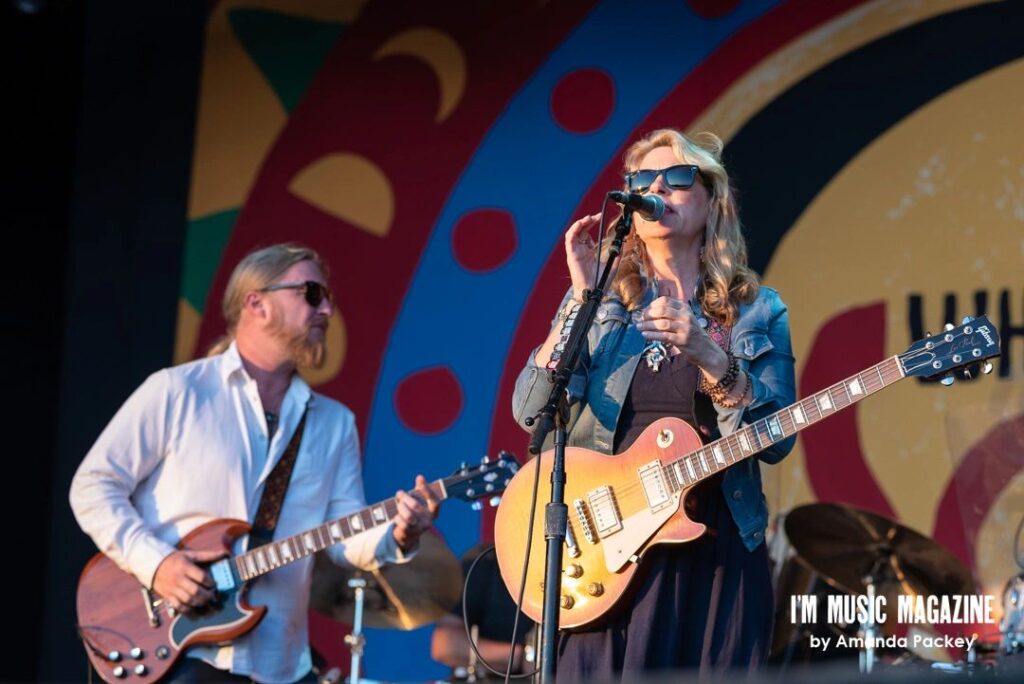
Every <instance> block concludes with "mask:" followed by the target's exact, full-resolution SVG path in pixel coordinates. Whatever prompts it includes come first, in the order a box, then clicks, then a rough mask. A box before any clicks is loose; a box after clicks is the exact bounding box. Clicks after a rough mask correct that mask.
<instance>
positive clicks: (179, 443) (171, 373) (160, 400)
mask: <svg viewBox="0 0 1024 684" xmlns="http://www.w3.org/2000/svg"><path fill="white" fill-rule="evenodd" d="M327 276H328V274H327V268H326V265H325V264H324V263H323V261H322V260H321V259H320V257H319V256H318V255H317V253H316V252H314V251H313V250H311V249H308V248H305V247H301V246H298V245H293V244H279V245H273V246H271V247H267V248H265V249H260V250H257V251H254V252H252V253H250V254H249V255H247V256H246V257H245V258H244V259H242V261H241V262H240V263H239V264H238V266H237V267H236V268H235V270H234V273H232V275H231V279H230V280H229V282H228V286H227V289H226V291H225V293H224V300H223V313H224V318H225V320H226V322H227V333H226V335H225V336H224V337H223V338H222V340H221V342H220V343H218V344H217V345H216V346H215V348H214V350H212V351H211V356H209V357H208V358H205V359H202V360H199V361H193V362H192V363H188V364H184V365H181V366H177V367H174V368H167V369H164V370H161V371H158V372H156V373H154V374H153V375H151V376H150V377H149V378H148V379H147V380H146V382H145V383H143V384H142V386H141V387H140V388H139V389H138V390H136V392H135V393H134V394H133V395H132V396H131V397H129V399H128V400H127V402H125V404H124V406H122V407H121V409H120V410H119V411H118V412H117V414H116V415H115V416H114V418H113V419H112V420H111V422H110V424H109V425H108V426H107V427H106V429H105V430H104V431H103V433H102V434H101V435H100V437H99V439H98V440H97V441H96V444H95V445H93V447H92V449H91V450H90V451H89V453H88V454H87V455H86V457H85V460H84V461H83V462H82V465H81V466H80V467H79V469H78V472H77V473H76V475H75V478H74V480H73V482H72V484H71V507H72V508H73V509H74V513H75V517H76V518H77V520H78V523H79V524H80V525H81V526H82V529H83V530H85V531H86V532H87V533H88V534H89V535H90V536H91V537H92V538H93V540H94V541H95V542H96V545H97V546H98V547H99V548H100V550H102V551H103V552H104V553H105V554H107V555H108V556H109V557H110V558H111V559H113V560H114V561H115V562H116V563H117V564H118V565H119V566H120V567H121V568H122V569H124V570H126V571H127V572H130V573H132V574H134V575H135V576H136V577H137V578H138V580H139V581H140V582H141V583H142V584H143V585H144V586H146V587H151V588H152V589H153V590H154V591H155V592H156V593H157V594H159V595H160V596H162V597H163V598H164V600H165V601H166V602H167V603H169V604H170V606H171V607H173V608H174V609H176V610H183V611H188V610H191V609H193V608H196V607H198V606H201V605H203V604H204V603H206V602H208V601H210V600H211V599H213V598H214V592H213V590H212V588H213V586H214V585H213V581H212V579H211V577H210V575H209V573H208V572H207V571H206V570H205V569H204V567H203V565H202V564H203V563H205V562H208V561H212V560H214V559H215V556H214V555H211V553H209V552H206V553H203V552H195V551H185V550H177V549H176V548H175V544H176V543H177V542H178V541H179V540H180V539H181V538H182V537H184V536H185V535H186V534H188V533H189V532H190V531H192V530H193V529H195V528H196V527H197V526H199V525H201V524H203V523H205V522H208V521H209V520H211V519H214V518H237V519H242V520H252V519H253V516H254V513H255V512H256V511H257V509H258V508H259V504H260V500H261V496H262V495H263V490H264V483H265V482H266V480H267V477H268V475H269V474H270V473H271V471H272V470H273V468H274V466H275V464H276V463H277V462H278V461H279V460H280V459H281V457H282V454H283V453H284V452H285V449H286V445H288V443H289V442H290V441H291V439H292V436H293V434H294V433H295V432H296V428H297V427H298V425H299V424H300V420H301V419H302V417H303V415H305V428H304V432H303V433H302V436H301V443H300V447H299V451H298V456H297V457H296V459H295V466H294V470H293V472H292V474H291V480H290V483H289V484H288V485H287V492H286V494H285V497H284V502H283V505H282V506H281V510H280V516H279V518H278V523H277V530H276V534H275V537H276V538H282V537H285V536H289V535H294V534H297V533H299V532H301V531H304V530H306V529H309V528H311V527H315V526H317V525H320V524H323V523H324V522H326V521H328V520H333V519H336V518H339V517H342V516H343V515H345V514H346V513H348V512H351V511H355V510H358V509H360V508H362V507H364V506H365V505H366V502H365V497H364V494H363V482H362V472H361V463H360V458H359V438H358V435H357V434H356V425H355V419H354V417H353V415H352V412H351V411H350V410H348V409H347V408H346V407H345V406H343V405H342V404H340V403H338V402H337V401H334V400H333V399H331V398H329V397H326V396H323V395H320V394H317V393H315V392H313V391H312V390H311V389H310V388H309V386H308V385H307V384H306V383H305V382H304V381H303V380H302V378H301V377H300V376H299V374H298V373H297V372H296V370H297V368H299V367H308V368H317V367H320V366H321V365H322V364H323V361H324V358H325V344H326V336H325V334H326V330H327V323H328V320H329V318H330V315H331V311H332V310H333V308H334V304H333V300H332V297H331V291H330V289H329V287H328V286H327V280H328V277H327ZM397 499H398V515H397V517H396V518H395V522H394V523H392V524H391V525H389V526H387V527H386V528H377V529H375V530H371V531H368V532H366V533H364V534H362V535H359V536H357V537H355V538H353V539H351V540H350V541H349V542H346V543H345V544H343V545H339V546H335V547H333V548H332V549H331V555H332V558H333V559H334V560H335V561H336V562H339V563H345V564H351V565H355V566H359V567H362V568H365V569H371V568H373V567H376V566H378V565H380V564H381V563H386V562H402V561H403V560H405V559H406V558H408V557H409V556H408V554H410V553H411V552H413V551H414V550H415V549H416V548H417V546H418V543H419V538H420V535H421V534H423V532H424V531H425V530H426V529H427V528H429V527H430V526H431V521H432V519H433V516H434V515H436V512H437V508H438V501H437V499H436V498H435V497H434V496H433V494H432V493H431V492H430V490H429V489H428V488H427V486H426V482H425V480H424V479H423V478H422V476H418V477H417V478H416V490H415V492H414V493H413V494H407V493H404V492H398V495H397ZM240 550H241V549H235V552H238V551H240ZM312 561H313V559H312V558H311V557H306V558H304V559H302V560H300V561H297V562H295V563H292V564H290V565H287V566H284V567H281V568H280V569H278V570H275V571H274V572H271V573H269V574H268V575H266V576H264V577H262V578H260V580H259V582H256V583H255V584H254V585H252V591H251V594H250V600H251V602H252V603H254V604H257V605H266V606H268V608H269V610H268V612H267V615H266V616H265V617H264V618H263V620H262V621H261V622H260V623H259V625H258V626H257V627H256V628H255V629H253V630H252V631H251V632H249V633H248V634H245V635H244V636H242V637H239V638H238V639H236V640H235V641H234V642H233V643H232V644H230V645H227V646H223V647H215V646H205V647H199V648H194V649H191V650H189V652H188V653H187V655H188V656H191V657H187V658H183V659H182V660H181V661H180V662H179V663H178V665H177V667H176V668H175V669H173V670H172V671H171V672H170V673H169V677H168V679H167V680H166V681H190V682H206V681H217V682H222V681H250V680H255V681H258V682H294V681H315V678H314V677H313V676H312V675H311V674H310V666H311V659H310V650H309V644H308V634H307V605H308V602H309V585H310V570H311V563H312ZM229 673H230V674H229Z"/></svg>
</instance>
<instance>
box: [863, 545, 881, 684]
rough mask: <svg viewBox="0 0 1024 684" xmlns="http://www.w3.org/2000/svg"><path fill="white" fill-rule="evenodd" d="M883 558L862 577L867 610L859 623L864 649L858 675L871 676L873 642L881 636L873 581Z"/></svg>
mask: <svg viewBox="0 0 1024 684" xmlns="http://www.w3.org/2000/svg"><path fill="white" fill-rule="evenodd" d="M885 562H886V559H885V558H884V557H882V558H879V559H878V560H877V561H875V565H874V567H872V568H871V572H869V573H868V574H867V575H866V576H865V577H864V590H865V593H866V594H867V597H868V606H869V610H867V611H866V613H865V615H864V619H863V620H862V621H861V623H860V637H861V638H862V639H864V647H863V648H862V649H861V651H860V656H859V660H860V673H861V674H871V670H872V669H874V667H875V640H876V639H878V637H880V636H881V630H880V629H879V628H878V616H877V615H875V581H876V578H877V573H878V572H879V570H880V569H881V567H882V566H883V565H884V564H885Z"/></svg>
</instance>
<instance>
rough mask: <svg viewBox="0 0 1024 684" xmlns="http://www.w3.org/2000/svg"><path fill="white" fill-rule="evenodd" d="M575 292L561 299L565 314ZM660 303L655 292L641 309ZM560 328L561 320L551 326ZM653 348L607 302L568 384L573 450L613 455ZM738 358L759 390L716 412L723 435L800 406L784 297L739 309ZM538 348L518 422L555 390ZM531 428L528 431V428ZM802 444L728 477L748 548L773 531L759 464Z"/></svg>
mask: <svg viewBox="0 0 1024 684" xmlns="http://www.w3.org/2000/svg"><path fill="white" fill-rule="evenodd" d="M571 296H572V291H571V290H570V291H569V292H568V293H566V296H565V298H564V299H563V300H562V306H561V308H559V311H562V310H564V308H565V306H566V304H567V303H568V300H569V298H570V297H571ZM653 299H654V293H653V292H648V293H647V296H646V298H645V300H644V302H643V304H642V306H646V305H647V304H649V303H650V302H651V301H652V300H653ZM556 324H558V325H560V323H558V322H557V319H556V320H555V321H553V322H552V325H556ZM645 344H646V342H645V340H644V338H643V336H642V335H641V334H640V331H639V330H638V329H637V327H636V326H635V325H633V324H632V320H631V315H630V312H628V311H626V308H625V306H624V305H623V304H622V302H621V301H619V300H618V299H611V298H610V299H606V300H605V301H604V302H603V303H602V304H601V305H600V307H599V308H598V311H597V318H596V320H595V322H594V324H593V326H591V329H590V331H589V333H588V335H587V345H586V348H585V349H584V350H583V352H582V353H581V355H580V364H579V366H578V367H577V369H576V372H575V373H574V374H573V376H572V378H571V379H570V381H569V395H570V401H571V403H572V404H573V412H572V418H571V420H572V422H571V426H570V432H569V439H568V444H569V445H570V446H579V447H584V448H587V449H592V450H595V451H599V452H601V453H604V454H611V449H612V442H613V439H614V437H615V429H616V426H617V425H618V420H619V413H620V411H621V409H622V404H623V401H624V400H625V397H626V393H627V392H628V391H629V388H630V385H631V384H632V381H633V373H634V371H635V370H636V367H637V364H638V363H639V361H640V354H641V352H642V351H643V348H644V345H645ZM731 349H732V352H733V353H734V354H735V355H736V357H737V358H738V360H739V363H740V367H741V368H742V369H743V370H745V371H747V373H748V375H749V377H750V379H751V383H752V388H751V389H752V401H751V403H750V404H749V405H748V406H745V407H742V408H734V409H728V408H723V407H721V406H718V405H717V404H716V405H715V411H716V412H717V414H718V416H717V417H718V429H719V432H720V433H721V434H722V435H729V434H732V433H733V432H735V431H736V430H737V429H738V428H739V427H740V426H741V425H746V424H749V423H752V422H755V421H757V420H760V419H761V418H764V417H765V416H767V415H769V414H771V413H774V412H775V411H778V410H780V409H782V408H784V407H786V406H788V405H790V404H792V403H793V402H794V401H795V400H796V391H795V381H794V370H793V350H792V346H791V344H790V338H789V316H788V314H787V310H786V305H785V304H784V303H783V302H782V300H781V299H780V298H779V294H778V292H776V291H775V290H773V289H771V288H769V287H764V286H762V287H761V288H760V292H759V294H758V296H757V298H756V299H755V300H754V301H753V302H751V303H750V304H742V305H740V311H739V318H738V320H737V321H736V324H735V325H734V327H733V330H732V347H731ZM536 353H537V349H534V350H533V352H531V353H530V357H529V359H528V361H527V364H526V367H525V368H524V369H523V370H522V371H521V372H520V373H519V377H518V379H517V380H516V389H515V394H514V395H513V397H512V409H513V414H514V416H515V419H516V421H517V422H518V423H519V424H520V425H521V426H523V427H524V428H526V425H525V423H524V421H525V420H526V419H527V418H529V417H531V416H533V415H535V414H536V413H537V412H538V411H540V409H541V408H543V406H544V403H545V402H546V401H547V398H548V395H549V393H550V391H551V374H550V373H549V372H548V371H547V370H546V369H544V368H543V367H540V366H538V365H537V364H536V363H535V362H534V356H535V355H536ZM526 429H528V428H526ZM795 442H796V437H795V436H793V437H790V438H787V439H785V440H782V441H780V442H778V443H777V444H775V445H773V446H770V447H768V448H767V449H765V450H764V451H762V452H760V453H758V454H757V457H756V458H747V459H744V460H742V461H740V462H739V463H736V464H735V465H733V466H730V467H729V468H728V469H727V470H726V471H725V474H724V477H723V478H722V490H723V493H724V495H725V500H726V502H727V504H728V506H729V510H730V512H731V513H732V517H733V520H735V521H736V526H737V528H738V529H739V532H740V535H741V537H742V538H743V543H744V544H745V545H746V547H747V548H748V549H749V550H751V551H753V550H754V549H755V548H757V546H758V545H759V544H761V542H762V541H764V532H765V529H766V527H767V526H768V505H767V502H766V501H765V497H764V493H763V492H762V491H761V470H760V466H759V464H758V461H759V460H761V461H764V462H765V463H778V462H779V461H781V460H782V459H783V457H785V456H786V454H788V453H789V452H790V450H791V449H792V448H793V444H794V443H795Z"/></svg>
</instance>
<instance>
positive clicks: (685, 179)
mask: <svg viewBox="0 0 1024 684" xmlns="http://www.w3.org/2000/svg"><path fill="white" fill-rule="evenodd" d="M658 176H662V177H663V178H664V179H665V184H666V185H668V186H669V187H671V188H675V189H676V190H685V189H686V188H689V187H692V186H693V183H694V182H695V181H696V180H697V179H698V178H700V180H701V182H704V177H703V176H702V175H701V173H700V167H699V166H697V165H696V164H678V165H677V166H670V167H668V168H667V169H640V170H638V171H631V172H629V173H627V174H626V187H628V188H629V191H630V192H647V189H648V188H650V187H651V186H652V185H654V180H655V179H656V178H657V177H658ZM705 185H706V183H705Z"/></svg>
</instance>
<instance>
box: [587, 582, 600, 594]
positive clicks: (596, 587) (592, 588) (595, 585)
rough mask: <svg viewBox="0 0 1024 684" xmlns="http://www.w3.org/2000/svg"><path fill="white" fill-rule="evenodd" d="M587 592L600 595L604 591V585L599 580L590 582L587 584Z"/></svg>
mask: <svg viewBox="0 0 1024 684" xmlns="http://www.w3.org/2000/svg"><path fill="white" fill-rule="evenodd" d="M587 593H588V594H590V595H591V596H600V595H601V594H603V593H604V585H603V584H601V583H600V582H591V583H590V584H588V585H587Z"/></svg>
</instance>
